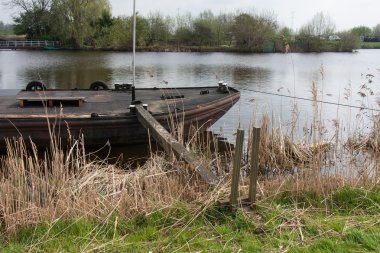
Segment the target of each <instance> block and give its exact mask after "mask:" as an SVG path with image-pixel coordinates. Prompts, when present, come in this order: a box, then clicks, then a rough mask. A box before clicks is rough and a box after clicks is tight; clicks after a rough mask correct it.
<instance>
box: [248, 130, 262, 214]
mask: <svg viewBox="0 0 380 253" xmlns="http://www.w3.org/2000/svg"><path fill="white" fill-rule="evenodd" d="M259 150H260V128H256V127H254V128H253V129H252V149H251V164H250V165H251V174H250V176H249V193H248V202H249V204H250V205H251V206H252V207H254V205H255V204H256V193H257V177H258V175H259Z"/></svg>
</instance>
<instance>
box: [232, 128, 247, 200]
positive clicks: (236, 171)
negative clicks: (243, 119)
mask: <svg viewBox="0 0 380 253" xmlns="http://www.w3.org/2000/svg"><path fill="white" fill-rule="evenodd" d="M243 143H244V130H241V129H238V130H237V134H236V146H235V155H234V168H233V171H232V183H231V195H230V204H231V205H232V206H236V205H237V200H238V195H239V178H240V167H241V158H242V156H243Z"/></svg>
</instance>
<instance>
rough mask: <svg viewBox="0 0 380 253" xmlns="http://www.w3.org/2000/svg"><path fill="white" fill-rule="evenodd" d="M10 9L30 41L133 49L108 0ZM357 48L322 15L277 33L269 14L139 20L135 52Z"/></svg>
mask: <svg viewBox="0 0 380 253" xmlns="http://www.w3.org/2000/svg"><path fill="white" fill-rule="evenodd" d="M8 4H9V5H10V6H12V7H15V8H18V9H19V10H20V12H19V14H18V16H16V17H15V18H14V32H15V33H16V34H24V35H27V38H28V39H35V40H59V41H61V44H62V45H64V46H65V47H67V48H75V49H86V48H91V49H115V50H130V49H131V47H132V34H133V31H132V27H133V24H132V22H133V18H132V17H131V16H119V17H113V16H112V15H111V6H110V4H109V2H108V0H91V1H88V0H9V1H8ZM126 11H128V10H126ZM130 12H132V11H130ZM378 26H379V30H380V25H378ZM376 29H377V28H376ZM376 29H374V31H373V32H375V30H376ZM376 32H377V30H376ZM332 35H335V37H334V39H331V38H330V36H332ZM358 45H359V40H358V28H354V29H352V30H350V31H345V32H340V33H336V31H335V25H334V23H333V21H332V20H331V18H330V17H329V16H327V15H325V14H323V13H317V14H316V15H315V16H314V17H313V18H312V19H311V20H310V21H309V22H308V23H307V24H305V25H304V26H303V27H302V28H301V29H300V30H299V31H298V32H297V33H295V32H294V31H292V30H291V29H290V28H288V27H280V26H279V24H278V22H277V17H276V15H275V14H274V13H271V12H266V13H262V14H257V13H251V12H244V11H236V12H234V13H219V14H214V13H213V12H211V11H210V10H206V11H203V12H201V13H200V14H199V15H198V16H195V17H193V16H192V15H191V14H190V13H185V14H181V15H177V16H175V17H172V16H164V15H163V14H161V13H160V12H152V13H150V14H148V15H146V16H142V15H139V14H138V15H137V47H138V48H140V49H142V50H155V51H157V50H219V51H220V50H225V51H229V50H230V51H247V52H275V51H284V50H289V49H290V50H293V51H303V52H315V51H352V49H355V48H357V47H358Z"/></svg>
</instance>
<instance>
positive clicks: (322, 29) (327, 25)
mask: <svg viewBox="0 0 380 253" xmlns="http://www.w3.org/2000/svg"><path fill="white" fill-rule="evenodd" d="M334 31H335V24H334V22H333V21H332V19H331V18H330V16H329V15H326V14H324V13H323V12H318V13H317V14H315V15H314V17H313V18H312V20H311V21H310V22H309V23H307V24H306V25H305V26H303V27H302V28H301V33H304V34H307V35H309V36H315V37H318V38H320V39H321V38H326V37H328V36H329V35H331V34H333V33H334Z"/></svg>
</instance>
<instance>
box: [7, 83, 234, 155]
mask: <svg viewBox="0 0 380 253" xmlns="http://www.w3.org/2000/svg"><path fill="white" fill-rule="evenodd" d="M239 97H240V93H239V91H237V90H235V89H234V88H230V87H229V88H228V89H227V90H221V89H220V87H216V86H215V87H188V88H163V89H161V88H146V89H136V98H137V99H138V100H139V101H140V102H141V103H144V104H147V110H148V111H149V112H150V113H151V114H152V115H153V116H154V117H155V118H156V120H157V121H158V122H160V123H161V124H162V125H163V126H164V127H165V128H167V129H168V130H170V128H171V127H172V126H177V125H178V124H179V125H181V126H183V132H184V133H185V134H186V133H188V130H189V129H190V127H191V126H195V127H197V128H200V129H202V130H206V128H208V127H209V126H211V125H212V124H213V123H215V122H216V121H217V120H218V119H219V118H220V117H221V116H223V115H224V114H225V113H226V112H227V111H228V110H229V109H230V108H231V107H232V106H233V105H234V104H235V103H236V102H237V101H238V99H239ZM139 101H137V103H139ZM135 102H136V101H135ZM131 103H132V100H131V91H130V90H129V89H128V87H127V89H126V90H123V89H114V90H59V89H54V90H42V91H26V90H21V91H15V90H2V91H0V145H1V148H2V149H4V148H5V145H6V144H5V140H6V139H13V138H16V139H19V138H22V139H23V140H24V141H25V142H26V143H27V145H29V144H30V140H32V141H33V143H35V144H36V145H37V146H38V147H44V146H49V145H50V144H51V140H52V138H51V137H52V136H55V137H58V138H56V139H58V140H59V142H60V144H61V145H69V143H70V141H71V140H73V139H76V138H78V137H79V136H83V137H84V143H85V145H86V146H102V145H104V144H106V143H110V144H111V145H133V144H139V143H147V142H148V133H147V130H146V129H145V128H144V127H143V126H142V125H141V124H140V123H139V121H138V120H137V117H136V115H135V114H134V113H133V110H132V111H131V109H130V105H131Z"/></svg>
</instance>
